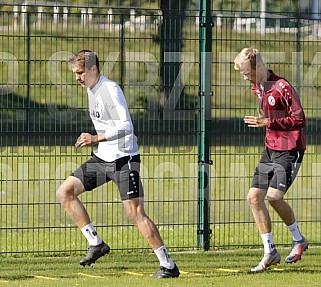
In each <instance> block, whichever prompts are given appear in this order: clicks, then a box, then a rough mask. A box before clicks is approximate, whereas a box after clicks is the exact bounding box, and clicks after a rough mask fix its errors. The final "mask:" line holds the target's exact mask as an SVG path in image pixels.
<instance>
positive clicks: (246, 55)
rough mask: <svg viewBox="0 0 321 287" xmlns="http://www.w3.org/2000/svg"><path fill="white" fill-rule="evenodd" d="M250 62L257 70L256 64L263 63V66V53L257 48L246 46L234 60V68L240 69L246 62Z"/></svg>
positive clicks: (252, 67)
mask: <svg viewBox="0 0 321 287" xmlns="http://www.w3.org/2000/svg"><path fill="white" fill-rule="evenodd" d="M247 63H249V64H250V67H251V69H254V70H256V65H257V64H258V63H261V64H262V65H263V66H265V65H264V61H263V59H262V56H261V53H260V52H259V50H258V49H255V48H252V47H250V48H244V49H243V50H242V51H241V52H240V53H239V54H238V55H237V56H236V58H235V60H234V69H235V70H237V71H239V70H240V69H241V66H243V65H244V64H247Z"/></svg>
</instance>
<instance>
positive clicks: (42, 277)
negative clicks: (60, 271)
mask: <svg viewBox="0 0 321 287" xmlns="http://www.w3.org/2000/svg"><path fill="white" fill-rule="evenodd" d="M33 277H35V278H37V279H45V280H58V279H57V278H52V277H46V276H38V275H36V276H33Z"/></svg>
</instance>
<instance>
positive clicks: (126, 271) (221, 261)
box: [0, 247, 321, 287]
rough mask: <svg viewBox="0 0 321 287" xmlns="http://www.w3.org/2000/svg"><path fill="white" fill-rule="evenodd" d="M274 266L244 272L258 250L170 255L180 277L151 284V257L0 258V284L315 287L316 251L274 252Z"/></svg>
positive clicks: (320, 276) (320, 272)
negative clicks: (292, 255) (295, 258)
mask: <svg viewBox="0 0 321 287" xmlns="http://www.w3.org/2000/svg"><path fill="white" fill-rule="evenodd" d="M279 252H280V253H281V256H282V261H281V264H280V265H277V266H273V267H271V268H270V269H268V271H265V272H263V273H257V274H252V273H251V272H250V271H249V270H250V268H251V267H253V266H254V265H256V264H257V263H258V262H259V260H260V259H261V256H262V250H260V251H258V250H236V251H225V252H221V251H220V252H219V251H217V252H195V253H172V258H173V259H174V260H175V261H176V263H177V265H179V268H180V271H181V276H180V278H175V279H164V280H155V279H152V278H151V275H152V274H153V273H154V272H155V271H156V270H157V268H158V261H157V259H156V257H155V256H154V255H153V254H150V253H138V254H137V253H136V254H120V253H111V254H110V255H109V256H108V257H103V258H101V259H100V261H98V262H96V264H95V265H94V267H93V268H91V267H86V268H83V267H81V266H80V265H78V261H79V260H80V257H51V258H49V257H33V258H30V257H28V258H25V257H22V258H21V257H20V258H13V257H4V258H1V260H0V268H1V273H0V286H8V287H9V286H10V287H11V286H23V287H24V286H30V287H31V286H32V287H38V286H47V287H53V286H91V287H98V286H109V287H112V286H125V287H127V286H131V287H134V286H139V287H154V286H155V287H156V286H170V287H175V286H177V287H182V286H184V287H187V286H193V287H195V286H224V287H226V286H229V287H233V286H235V287H239V286H247V287H252V286H253V287H257V286H280V285H284V286H291V287H296V286H298V287H302V286H321V261H320V255H321V249H319V248H313V247H310V249H309V250H308V251H307V252H306V253H305V254H304V256H303V257H302V260H301V261H300V262H298V263H295V264H286V263H284V261H283V260H284V258H285V256H287V252H288V249H280V250H279Z"/></svg>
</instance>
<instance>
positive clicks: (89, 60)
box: [68, 50, 99, 72]
mask: <svg viewBox="0 0 321 287" xmlns="http://www.w3.org/2000/svg"><path fill="white" fill-rule="evenodd" d="M68 63H69V64H70V65H72V66H77V67H79V68H87V69H91V68H92V67H93V66H97V69H98V72H99V60H98V56H97V54H96V53H95V52H93V51H90V50H80V51H78V52H77V53H76V54H75V56H74V57H72V58H71V59H69V60H68Z"/></svg>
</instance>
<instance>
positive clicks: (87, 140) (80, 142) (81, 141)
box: [75, 133, 98, 147]
mask: <svg viewBox="0 0 321 287" xmlns="http://www.w3.org/2000/svg"><path fill="white" fill-rule="evenodd" d="M97 142H98V135H91V134H89V133H82V134H81V135H80V136H79V137H78V139H77V141H76V143H75V147H84V146H91V145H94V144H96V143H97Z"/></svg>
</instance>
